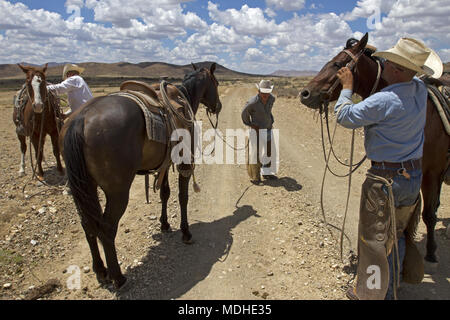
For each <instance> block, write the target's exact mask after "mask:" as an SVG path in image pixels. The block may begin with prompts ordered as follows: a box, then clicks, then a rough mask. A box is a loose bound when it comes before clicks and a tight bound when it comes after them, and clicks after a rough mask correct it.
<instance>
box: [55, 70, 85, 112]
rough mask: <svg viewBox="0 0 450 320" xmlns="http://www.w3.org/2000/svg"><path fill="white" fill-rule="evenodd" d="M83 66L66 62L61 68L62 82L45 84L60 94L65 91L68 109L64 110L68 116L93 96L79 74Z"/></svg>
mask: <svg viewBox="0 0 450 320" xmlns="http://www.w3.org/2000/svg"><path fill="white" fill-rule="evenodd" d="M83 71H84V68H82V67H80V66H78V65H76V64H72V63H68V64H66V65H65V66H64V69H63V74H62V78H63V80H64V81H63V82H61V83H59V84H51V85H48V86H47V89H48V90H50V91H52V92H54V93H56V94H57V95H61V94H64V93H67V98H68V100H69V106H70V111H68V112H66V113H65V115H66V116H68V115H70V114H71V113H72V112H75V111H76V110H77V109H79V108H80V107H81V105H83V104H84V103H86V102H87V101H89V100H90V99H92V98H93V96H92V92H91V90H90V89H89V86H88V85H87V83H86V82H85V81H84V79H83V78H82V77H81V76H80V75H81V73H83Z"/></svg>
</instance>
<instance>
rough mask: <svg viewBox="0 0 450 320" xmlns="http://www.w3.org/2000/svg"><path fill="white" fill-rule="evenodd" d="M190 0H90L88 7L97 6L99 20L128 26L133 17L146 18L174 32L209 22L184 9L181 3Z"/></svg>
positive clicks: (152, 24)
mask: <svg viewBox="0 0 450 320" xmlns="http://www.w3.org/2000/svg"><path fill="white" fill-rule="evenodd" d="M183 2H187V0H152V1H151V3H150V2H149V1H147V0H128V1H127V3H126V5H124V3H123V1H121V0H101V1H99V0H86V7H87V8H89V9H92V10H94V19H95V21H98V22H111V23H112V24H114V25H116V26H119V27H124V28H128V27H130V20H131V19H142V20H143V21H144V22H145V24H147V25H148V26H149V27H150V28H152V29H154V30H155V31H156V32H158V31H161V32H174V33H175V34H177V35H178V34H182V33H183V32H182V29H183V28H190V29H194V30H201V29H204V28H206V26H207V24H206V22H204V21H203V20H202V19H201V18H200V17H198V16H197V15H196V14H195V13H192V12H187V13H186V14H185V13H184V12H183V8H182V6H181V5H180V4H181V3H183Z"/></svg>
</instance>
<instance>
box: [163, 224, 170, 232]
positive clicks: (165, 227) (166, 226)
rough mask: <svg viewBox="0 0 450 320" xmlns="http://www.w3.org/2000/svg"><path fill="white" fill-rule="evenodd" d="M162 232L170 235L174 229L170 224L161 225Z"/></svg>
mask: <svg viewBox="0 0 450 320" xmlns="http://www.w3.org/2000/svg"><path fill="white" fill-rule="evenodd" d="M161 232H163V233H169V232H172V228H171V227H170V224H167V225H164V226H163V225H161Z"/></svg>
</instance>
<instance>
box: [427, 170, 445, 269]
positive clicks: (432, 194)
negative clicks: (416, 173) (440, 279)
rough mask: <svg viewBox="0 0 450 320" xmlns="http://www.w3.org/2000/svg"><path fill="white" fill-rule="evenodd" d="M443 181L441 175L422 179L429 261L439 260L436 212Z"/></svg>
mask: <svg viewBox="0 0 450 320" xmlns="http://www.w3.org/2000/svg"><path fill="white" fill-rule="evenodd" d="M441 185H442V184H441V182H440V180H439V177H435V176H430V175H428V176H425V175H424V178H423V181H422V195H423V205H424V206H423V211H422V219H423V222H424V223H425V225H426V227H427V246H426V247H427V253H426V256H425V260H426V261H429V262H434V263H436V262H438V260H437V257H436V249H437V244H436V239H435V237H434V229H435V227H436V222H437V216H436V212H437V209H438V207H439V204H440V203H439V195H440V192H441Z"/></svg>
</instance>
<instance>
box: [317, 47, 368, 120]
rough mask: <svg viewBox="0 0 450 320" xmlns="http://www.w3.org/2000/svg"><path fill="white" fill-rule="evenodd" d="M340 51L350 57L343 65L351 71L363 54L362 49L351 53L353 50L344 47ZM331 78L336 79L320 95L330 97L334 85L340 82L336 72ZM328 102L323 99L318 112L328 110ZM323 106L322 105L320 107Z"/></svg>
mask: <svg viewBox="0 0 450 320" xmlns="http://www.w3.org/2000/svg"><path fill="white" fill-rule="evenodd" d="M341 52H344V53H346V54H347V55H348V56H349V57H350V58H351V60H350V61H349V62H348V63H347V64H346V65H345V66H346V67H347V68H349V69H350V71H351V72H352V73H353V69H354V68H355V66H356V64H357V63H358V60H359V58H360V57H361V56H362V55H363V53H364V50H361V51H360V52H359V53H358V54H356V55H355V54H353V52H351V51H350V50H349V49H344V50H343V51H341ZM333 78H336V80H334V82H333V84H332V85H331V87H330V88H329V89H328V90H327V91H322V92H321V93H320V95H321V96H322V97H328V98H329V97H330V96H331V94H332V93H333V91H334V90H335V89H336V87H337V86H338V85H339V83H340V80H339V78H338V77H337V73H336V74H335V75H334V77H333ZM328 103H329V101H328V100H327V99H323V104H321V106H320V113H323V112H328ZM322 106H323V107H322Z"/></svg>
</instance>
